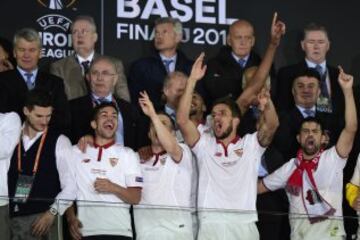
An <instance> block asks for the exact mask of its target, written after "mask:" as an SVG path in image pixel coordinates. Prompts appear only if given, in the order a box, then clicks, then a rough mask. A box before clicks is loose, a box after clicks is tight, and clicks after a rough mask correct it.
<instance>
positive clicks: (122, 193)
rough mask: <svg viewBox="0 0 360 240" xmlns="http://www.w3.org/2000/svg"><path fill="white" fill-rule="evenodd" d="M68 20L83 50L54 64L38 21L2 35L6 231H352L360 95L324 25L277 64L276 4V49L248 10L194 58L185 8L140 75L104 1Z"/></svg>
mask: <svg viewBox="0 0 360 240" xmlns="http://www.w3.org/2000/svg"><path fill="white" fill-rule="evenodd" d="M70 30H71V36H72V43H73V48H74V52H75V53H74V55H72V56H68V57H65V58H64V59H61V60H58V61H55V62H53V63H51V65H50V68H49V71H43V70H42V69H40V68H39V60H40V58H41V39H40V36H39V34H38V33H37V32H36V31H35V30H34V29H31V28H23V29H20V30H18V31H17V32H16V33H15V35H14V39H13V46H11V45H10V46H9V45H8V44H5V42H6V41H2V40H1V41H0V112H1V113H0V181H1V184H0V197H1V198H0V236H2V239H6V240H7V239H14V240H15V239H63V238H64V239H67V238H71V239H75V240H80V239H89V240H106V239H119V240H120V239H124V240H125V239H138V240H153V239H157V240H158V239H160V240H169V239H176V240H181V239H183V240H191V239H198V240H239V239H244V240H256V239H264V240H266V239H272V240H274V239H275V240H276V239H279V240H280V239H281V240H284V239H292V240H300V239H304V240H305V239H306V240H311V239H314V240H315V239H316V240H325V239H326V240H328V239H334V240H335V239H339V240H340V239H345V237H346V232H345V228H344V220H343V199H345V198H346V199H347V200H348V202H349V205H350V206H351V207H352V208H353V209H354V210H355V211H360V194H359V187H360V163H359V162H360V161H358V163H357V165H356V167H355V168H354V169H351V170H350V171H351V173H350V174H352V173H353V172H354V175H353V177H352V179H351V181H349V182H348V183H347V182H343V181H344V168H345V167H346V166H347V163H348V162H350V161H352V162H354V164H352V165H353V166H355V162H356V159H357V156H358V155H359V147H358V141H356V140H357V136H358V135H357V128H358V123H357V119H358V118H357V116H358V113H357V105H358V102H359V101H358V97H359V96H357V94H356V91H355V92H354V90H353V82H354V79H353V76H351V75H349V74H347V73H346V72H345V71H344V70H343V69H342V67H340V66H339V67H333V66H331V65H330V64H329V63H328V62H327V60H326V55H327V52H328V51H329V50H330V41H329V38H328V33H327V31H326V29H325V28H324V27H323V26H321V25H318V24H314V23H311V24H309V25H308V26H306V27H305V28H304V32H303V38H302V40H301V43H300V44H301V47H302V49H303V51H304V59H302V60H300V61H299V63H297V64H294V65H289V66H284V67H282V68H280V69H279V70H278V71H276V70H275V68H274V64H273V61H274V57H275V55H276V51H277V48H278V46H279V45H280V43H281V39H282V37H283V35H284V34H285V32H286V26H285V23H284V22H282V21H280V20H278V17H277V13H274V16H273V19H272V21H271V28H270V29H269V30H270V31H269V33H270V37H269V43H268V46H267V48H266V50H265V52H264V54H263V56H262V57H260V55H259V54H257V53H256V52H255V51H254V50H253V47H254V44H255V31H254V27H253V26H252V24H251V23H250V22H248V21H246V20H237V21H235V22H234V23H232V24H231V25H230V27H229V31H228V35H227V46H224V47H222V48H221V49H220V51H219V54H218V55H217V56H216V57H214V58H213V59H210V60H208V61H205V53H201V54H200V55H199V56H198V57H197V58H196V60H195V61H192V60H190V59H189V58H187V57H186V55H185V54H184V53H183V52H181V50H180V49H179V45H180V43H181V40H182V32H183V29H182V24H181V22H180V21H179V20H178V19H174V18H160V19H158V20H156V21H155V24H154V33H155V34H154V53H153V55H152V56H148V57H144V58H140V59H139V60H136V61H135V62H134V63H132V64H131V67H130V69H129V71H128V74H127V76H126V74H125V69H124V66H123V64H122V62H121V60H119V59H118V58H115V57H110V56H104V55H101V54H99V53H96V51H95V44H96V42H97V40H98V34H97V29H96V24H95V22H94V20H93V18H92V17H91V16H78V17H76V18H75V19H74V20H73V23H72V26H71V29H70ZM348 159H350V160H348ZM344 184H346V188H345V189H344V188H343V186H344ZM343 191H346V194H343ZM274 213H275V214H274ZM59 216H64V218H61V217H59ZM63 221H64V222H65V223H66V224H65V225H66V227H64V228H63V227H62V222H63ZM63 230H65V231H64V237H62V235H63V234H62V232H63ZM66 232H67V234H66ZM60 233H61V234H60ZM358 237H360V232H359V233H358Z"/></svg>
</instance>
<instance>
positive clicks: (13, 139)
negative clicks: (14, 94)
mask: <svg viewBox="0 0 360 240" xmlns="http://www.w3.org/2000/svg"><path fill="white" fill-rule="evenodd" d="M20 132H21V120H20V117H19V115H17V114H16V113H14V112H11V113H0V206H4V205H7V204H8V185H7V179H8V178H7V176H8V175H7V172H8V170H9V166H10V161H11V156H12V154H13V151H14V148H15V146H16V144H17V143H18V141H19V138H20Z"/></svg>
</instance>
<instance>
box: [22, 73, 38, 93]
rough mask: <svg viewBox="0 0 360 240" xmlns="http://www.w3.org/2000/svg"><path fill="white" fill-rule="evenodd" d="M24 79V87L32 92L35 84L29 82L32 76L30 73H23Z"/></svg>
mask: <svg viewBox="0 0 360 240" xmlns="http://www.w3.org/2000/svg"><path fill="white" fill-rule="evenodd" d="M24 75H25V77H26V86H27V88H28V89H29V90H32V89H33V88H34V87H35V84H34V83H33V82H32V81H31V80H32V78H33V76H34V74H32V73H25V74H24Z"/></svg>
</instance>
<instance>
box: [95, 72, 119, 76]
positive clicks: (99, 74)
mask: <svg viewBox="0 0 360 240" xmlns="http://www.w3.org/2000/svg"><path fill="white" fill-rule="evenodd" d="M90 75H91V76H93V77H100V76H102V77H112V76H115V75H116V73H111V72H108V71H102V72H99V71H90Z"/></svg>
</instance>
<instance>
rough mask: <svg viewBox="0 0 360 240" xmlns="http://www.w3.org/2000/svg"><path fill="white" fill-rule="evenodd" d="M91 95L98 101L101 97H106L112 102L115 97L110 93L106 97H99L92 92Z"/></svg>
mask: <svg viewBox="0 0 360 240" xmlns="http://www.w3.org/2000/svg"><path fill="white" fill-rule="evenodd" d="M91 96H92V97H93V99H95V100H96V101H97V100H99V98H105V99H106V100H107V101H109V102H111V101H112V99H113V96H112V94H111V93H110V94H109V95H107V96H106V97H99V96H96V95H95V94H94V93H92V94H91Z"/></svg>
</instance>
